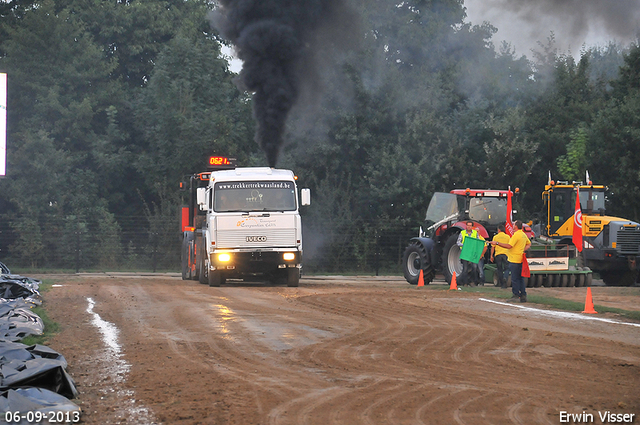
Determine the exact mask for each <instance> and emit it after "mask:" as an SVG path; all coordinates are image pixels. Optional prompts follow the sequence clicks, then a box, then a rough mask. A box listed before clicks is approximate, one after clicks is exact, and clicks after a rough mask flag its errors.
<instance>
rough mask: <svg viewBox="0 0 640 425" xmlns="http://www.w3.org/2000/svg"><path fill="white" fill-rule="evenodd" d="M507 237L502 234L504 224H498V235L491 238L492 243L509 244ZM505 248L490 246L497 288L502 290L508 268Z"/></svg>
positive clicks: (504, 286) (505, 283)
mask: <svg viewBox="0 0 640 425" xmlns="http://www.w3.org/2000/svg"><path fill="white" fill-rule="evenodd" d="M509 239H510V238H509V235H507V234H506V233H505V232H504V224H498V233H496V234H495V236H494V237H493V239H492V240H493V241H495V242H502V243H507V244H508V243H509ZM507 252H509V250H508V249H507V248H503V247H501V246H497V245H491V262H492V263H495V265H496V268H497V270H496V273H497V274H498V283H497V286H499V287H501V288H502V289H504V288H506V287H507V276H506V274H507V270H508V268H509V260H508V259H507Z"/></svg>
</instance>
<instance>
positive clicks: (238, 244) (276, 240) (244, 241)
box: [216, 229, 296, 249]
mask: <svg viewBox="0 0 640 425" xmlns="http://www.w3.org/2000/svg"><path fill="white" fill-rule="evenodd" d="M294 246H296V229H277V230H275V231H269V230H267V229H260V230H258V229H233V230H219V231H218V232H217V238H216V248H218V249H225V248H262V247H264V248H267V247H268V248H284V247H294Z"/></svg>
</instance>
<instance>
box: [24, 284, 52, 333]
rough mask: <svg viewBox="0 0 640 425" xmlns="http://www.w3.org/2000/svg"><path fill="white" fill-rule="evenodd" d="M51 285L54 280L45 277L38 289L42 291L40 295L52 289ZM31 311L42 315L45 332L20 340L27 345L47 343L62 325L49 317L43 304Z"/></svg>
mask: <svg viewBox="0 0 640 425" xmlns="http://www.w3.org/2000/svg"><path fill="white" fill-rule="evenodd" d="M51 285H53V281H52V280H49V279H45V280H43V281H42V284H41V285H40V287H39V288H38V291H39V292H40V295H43V298H44V294H45V293H46V292H47V291H49V289H51ZM31 311H33V312H34V313H35V314H37V315H38V316H40V319H42V323H44V332H43V333H42V335H29V336H27V337H25V338H22V340H20V341H19V342H21V343H22V344H25V345H34V344H41V345H46V342H47V341H48V340H49V338H52V337H53V336H54V335H55V334H57V333H58V331H59V330H60V325H59V324H58V323H57V322H54V321H53V320H51V318H49V315H48V314H47V310H45V309H44V307H43V306H38V307H34V308H32V309H31Z"/></svg>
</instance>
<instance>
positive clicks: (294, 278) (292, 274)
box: [287, 267, 300, 288]
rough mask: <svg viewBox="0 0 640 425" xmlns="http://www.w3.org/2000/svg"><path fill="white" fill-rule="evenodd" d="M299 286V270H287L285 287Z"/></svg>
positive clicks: (294, 268) (292, 268)
mask: <svg viewBox="0 0 640 425" xmlns="http://www.w3.org/2000/svg"><path fill="white" fill-rule="evenodd" d="M299 284H300V269H299V268H297V267H291V268H289V269H288V270H287V286H289V287H291V288H294V287H297V286H298V285H299Z"/></svg>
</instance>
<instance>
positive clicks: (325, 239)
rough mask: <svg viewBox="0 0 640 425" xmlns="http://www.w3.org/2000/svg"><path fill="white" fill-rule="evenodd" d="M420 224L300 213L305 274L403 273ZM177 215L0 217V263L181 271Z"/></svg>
mask: <svg viewBox="0 0 640 425" xmlns="http://www.w3.org/2000/svg"><path fill="white" fill-rule="evenodd" d="M416 234H417V227H411V226H407V225H406V224H402V223H399V222H395V221H393V220H384V219H377V220H369V221H363V220H358V222H355V223H353V222H348V223H347V222H343V223H336V222H332V221H331V220H323V221H313V220H312V219H308V218H303V248H304V271H305V273H336V274H338V273H363V274H378V273H394V274H400V273H402V271H401V258H402V254H403V252H404V249H405V247H406V246H407V242H408V240H409V239H410V238H411V237H412V236H415V235H416ZM181 236H182V235H181V232H180V224H179V220H177V219H174V218H163V217H148V216H127V217H116V218H115V220H114V219H108V218H107V219H105V220H102V221H101V220H95V219H94V220H91V221H88V220H83V219H82V218H78V217H66V218H64V219H56V218H49V219H47V220H42V219H40V220H35V219H24V218H22V219H19V220H10V219H9V220H3V221H2V222H0V261H2V262H4V263H5V264H7V265H8V266H9V267H10V268H15V269H29V270H51V271H53V270H61V271H70V272H73V271H75V272H83V271H175V272H178V271H180V248H181Z"/></svg>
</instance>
